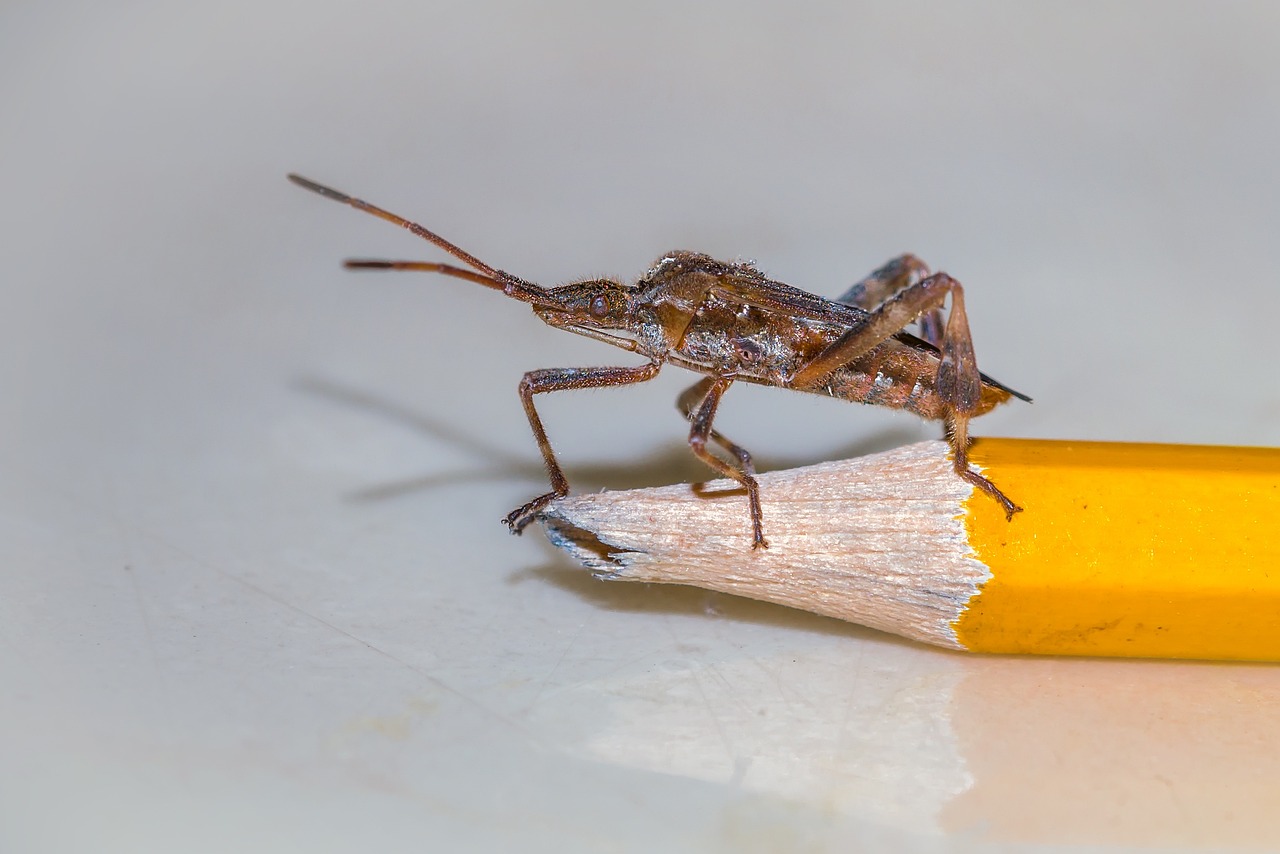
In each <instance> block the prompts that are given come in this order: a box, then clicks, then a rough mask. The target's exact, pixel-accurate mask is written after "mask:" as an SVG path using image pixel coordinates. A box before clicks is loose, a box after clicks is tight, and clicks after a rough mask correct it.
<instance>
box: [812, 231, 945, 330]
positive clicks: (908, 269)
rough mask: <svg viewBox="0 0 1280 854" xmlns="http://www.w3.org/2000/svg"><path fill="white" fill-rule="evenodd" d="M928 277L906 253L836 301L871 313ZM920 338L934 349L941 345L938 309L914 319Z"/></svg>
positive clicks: (923, 265)
mask: <svg viewBox="0 0 1280 854" xmlns="http://www.w3.org/2000/svg"><path fill="white" fill-rule="evenodd" d="M928 277H929V265H928V264H926V263H925V262H924V261H921V260H920V259H919V258H917V257H916V256H915V255H912V254H910V253H908V254H905V255H899V256H898V257H897V258H894V259H893V260H891V261H889V262H887V263H885V264H884V265H883V266H881V267H880V268H879V269H878V270H876V271H875V272H873V273H871V274H870V275H868V276H867V277H866V278H864V279H862V280H861V281H859V282H858V283H857V284H855V285H854V286H853V287H851V288H849V290H847V291H845V292H844V293H843V294H841V295H840V296H838V297H836V302H842V303H845V304H846V305H851V306H854V307H855V308H861V309H865V310H867V311H874V310H875V309H877V308H879V307H880V306H882V305H884V304H885V303H886V302H888V301H889V299H890V298H892V297H893V296H894V295H895V294H897V293H899V292H901V291H905V290H907V289H908V288H910V287H912V286H913V285H915V284H917V283H918V282H921V281H923V280H924V279H926V278H928ZM916 324H917V326H918V327H919V329H920V337H921V338H923V339H924V340H925V341H928V342H929V343H930V344H932V345H933V346H935V347H937V346H940V345H941V344H942V309H941V308H935V309H931V310H929V311H926V312H924V313H923V314H921V315H920V317H919V318H917V319H916Z"/></svg>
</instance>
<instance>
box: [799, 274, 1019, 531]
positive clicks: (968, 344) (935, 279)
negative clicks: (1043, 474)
mask: <svg viewBox="0 0 1280 854" xmlns="http://www.w3.org/2000/svg"><path fill="white" fill-rule="evenodd" d="M948 294H949V295H950V296H951V311H950V313H949V314H948V315H947V322H946V326H945V327H944V328H943V332H942V340H941V341H940V342H939V343H938V345H937V346H938V349H939V350H940V351H941V355H942V358H941V360H940V361H939V363H938V375H937V378H936V379H935V380H934V388H935V390H936V392H937V394H938V397H939V398H940V399H941V400H942V402H943V403H944V404H945V405H946V408H947V412H946V414H945V415H944V419H945V421H946V424H947V439H948V441H949V442H950V444H951V450H952V462H953V465H954V466H955V470H956V474H958V475H959V476H960V477H962V478H964V479H965V480H966V481H968V482H969V483H972V484H973V485H974V486H976V487H978V488H979V489H981V490H982V491H983V492H985V493H987V494H988V495H990V496H991V497H992V498H994V499H995V500H996V501H998V502H999V503H1000V506H1001V507H1003V508H1004V511H1005V515H1006V516H1007V517H1009V518H1012V517H1013V514H1014V513H1016V512H1018V511H1019V510H1021V509H1022V508H1020V507H1018V506H1017V505H1016V504H1014V503H1013V502H1012V501H1010V500H1009V498H1008V497H1007V496H1006V495H1005V494H1004V493H1003V492H1001V491H1000V490H999V489H998V488H997V487H996V485H995V484H993V483H992V482H991V481H989V480H987V479H986V478H985V477H983V476H982V475H980V474H978V473H977V472H976V471H973V470H972V469H970V468H969V419H970V418H971V417H972V415H973V413H974V412H975V411H976V410H977V408H978V402H979V400H980V399H981V395H982V376H981V374H979V373H978V360H977V357H976V356H975V355H974V352H973V337H972V335H971V334H970V333H969V317H968V315H967V314H966V313H965V309H964V288H962V287H961V286H960V283H959V282H957V281H956V280H955V279H953V278H951V277H950V276H948V275H947V274H946V273H935V274H933V275H932V276H929V277H928V278H926V279H923V280H921V281H919V282H917V283H915V284H914V285H910V286H908V287H906V288H905V289H903V290H901V291H899V292H898V293H897V294H895V295H894V296H893V297H892V298H890V299H889V300H888V301H886V302H885V303H884V304H883V305H881V306H880V307H879V308H877V309H876V310H875V311H873V312H871V314H870V315H869V316H868V318H867V321H866V322H865V323H863V324H861V325H859V326H856V327H854V328H852V329H850V330H848V331H847V332H845V333H844V334H843V335H841V336H840V337H839V338H837V339H836V340H835V341H833V342H832V343H831V344H830V345H829V346H828V347H827V348H826V349H825V350H823V351H822V352H821V353H819V354H818V355H817V356H815V357H813V359H811V360H810V361H809V362H808V364H806V365H804V366H802V367H801V368H800V369H799V370H797V371H796V372H795V374H793V375H792V376H791V377H790V384H791V385H792V386H793V387H796V388H813V387H815V386H816V385H818V384H819V383H820V382H821V381H822V380H823V379H825V378H826V377H827V376H828V375H829V374H830V373H831V372H832V371H835V370H836V369H837V368H839V367H841V366H843V365H846V364H848V363H849V362H851V361H853V360H854V359H856V358H858V357H859V356H861V355H863V354H864V353H866V352H868V351H870V350H871V349H872V348H874V347H875V346H876V345H877V344H879V343H881V342H882V341H884V340H886V339H887V338H889V337H890V336H892V335H893V334H894V333H895V332H899V331H900V330H901V329H902V328H903V327H904V326H906V325H907V324H908V323H911V322H912V321H913V320H915V319H916V318H917V317H919V316H920V315H922V314H924V313H926V312H929V311H936V310H939V309H941V308H942V305H943V303H944V302H945V300H946V298H947V295H948Z"/></svg>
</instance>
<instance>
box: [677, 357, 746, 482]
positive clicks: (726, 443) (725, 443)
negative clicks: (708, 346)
mask: <svg viewBox="0 0 1280 854" xmlns="http://www.w3.org/2000/svg"><path fill="white" fill-rule="evenodd" d="M714 383H715V378H714V377H706V378H705V379H701V380H699V381H698V382H696V383H694V384H693V385H691V386H689V387H688V388H687V389H685V390H684V391H682V392H680V396H679V397H678V398H676V409H678V410H680V414H681V415H683V416H684V417H685V420H687V421H689V422H690V423H692V422H693V420H694V417H695V415H696V413H697V408H698V404H700V403H702V401H703V400H705V399H706V396H707V392H709V391H710V390H711V386H712V385H713V384H714ZM708 435H709V436H710V438H711V441H713V442H715V443H716V444H717V445H719V446H720V447H722V448H724V449H725V450H726V451H728V452H729V453H730V454H733V456H734V457H735V458H736V459H737V460H738V465H740V466H741V467H742V470H743V471H744V472H746V473H747V474H748V475H752V476H754V475H755V473H756V466H755V463H754V462H753V461H752V459H751V452H750V451H748V450H747V449H746V448H744V447H742V446H741V445H739V444H737V443H735V442H732V441H730V440H729V439H728V438H727V437H726V436H725V435H724V434H723V433H721V432H720V431H719V430H714V429H713V430H711V431H710V432H709V433H708Z"/></svg>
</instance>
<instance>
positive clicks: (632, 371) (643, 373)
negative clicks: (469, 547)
mask: <svg viewBox="0 0 1280 854" xmlns="http://www.w3.org/2000/svg"><path fill="white" fill-rule="evenodd" d="M661 368H662V365H661V364H659V363H658V362H650V363H649V364H647V365H642V366H640V367H638V368H544V369H542V370H538V371H529V373H527V374H525V375H524V378H523V379H521V380H520V402H521V403H522V404H524V412H525V415H526V416H528V418H529V427H530V428H531V429H532V430H533V437H534V439H536V440H537V442H538V449H539V450H540V451H542V461H543V462H544V463H545V464H546V467H547V478H548V479H549V480H550V481H551V491H550V492H548V493H547V494H546V495H540V496H538V497H537V498H535V499H533V500H532V501H530V502H529V503H527V504H525V505H523V506H522V507H518V508H516V509H515V510H512V511H511V512H510V513H508V514H507V518H506V519H504V520H503V521H504V522H506V524H507V527H508V528H510V529H511V531H512V532H513V533H516V534H518V533H520V531H522V530H523V529H524V527H525V526H526V525H528V524H529V523H530V522H531V521H533V518H534V517H535V516H537V515H538V511H539V510H541V509H542V508H543V507H546V506H547V505H548V504H550V503H551V502H552V501H554V500H555V499H557V498H563V497H564V496H566V495H568V494H569V481H567V480H566V479H565V476H564V472H563V471H561V470H560V464H559V463H558V462H556V455H555V452H554V451H552V450H551V442H550V440H548V439H547V431H546V430H545V429H544V428H543V426H542V419H541V418H539V417H538V410H537V408H536V407H534V405H533V396H534V395H535V394H544V393H546V392H551V391H566V390H568V389H575V388H606V387H609V386H619V385H629V384H631V383H642V382H644V381H645V380H651V379H653V378H654V377H656V376H657V375H658V371H659V370H660V369H661Z"/></svg>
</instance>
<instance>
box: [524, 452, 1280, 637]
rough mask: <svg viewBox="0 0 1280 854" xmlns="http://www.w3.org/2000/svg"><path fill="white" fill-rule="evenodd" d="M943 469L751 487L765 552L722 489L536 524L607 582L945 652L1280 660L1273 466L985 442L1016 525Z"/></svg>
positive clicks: (879, 471) (579, 511)
mask: <svg viewBox="0 0 1280 854" xmlns="http://www.w3.org/2000/svg"><path fill="white" fill-rule="evenodd" d="M947 453H948V452H947V446H946V444H945V443H943V442H921V443H919V444H916V445H909V446H906V447H903V448H898V449H896V450H893V451H890V452H888V453H884V454H875V455H872V456H869V457H864V458H861V459H854V460H845V461H841V462H832V463H823V464H820V465H816V466H810V467H806V468H800V469H793V470H790V471H779V472H771V473H766V474H763V475H761V476H760V494H761V499H762V503H763V508H764V519H765V531H766V534H767V536H768V538H769V542H770V548H768V549H763V550H755V551H753V550H752V549H751V548H750V544H751V537H750V528H749V524H748V517H747V512H746V501H745V499H744V497H743V495H742V493H741V492H740V491H735V490H733V487H734V486H736V484H732V483H731V482H728V481H717V482H715V483H713V484H708V485H707V487H706V489H705V490H703V491H702V492H703V494H699V493H698V492H695V491H694V489H693V488H692V487H690V486H689V485H687V484H684V485H678V486H668V487H660V488H656V489H640V490H631V491H626V492H602V493H597V494H594V495H580V496H571V497H569V498H566V499H563V500H561V501H559V502H557V503H556V504H554V505H553V506H551V507H549V508H548V509H547V510H546V511H545V512H544V514H543V517H542V523H543V526H544V528H545V530H546V532H547V536H548V538H549V539H550V540H551V541H552V542H553V543H555V544H556V545H558V546H560V547H561V548H563V549H564V550H566V551H567V552H569V554H571V555H572V556H573V557H574V558H575V559H577V560H578V561H579V562H580V563H582V564H583V565H584V566H587V567H590V568H591V569H592V570H594V571H595V573H596V574H597V575H598V576H599V577H601V578H605V579H619V580H627V581H648V582H660V583H673V584H689V585H694V586H697V587H704V588H708V589H712V590H719V591H723V592H727V593H734V594H738V595H741V596H747V597H751V598H754V599H762V600H765V601H769V602H776V603H778V604H782V605H788V606H791V607H795V608H802V609H804V610H808V611H813V612H816V613H819V614H826V615H828V616H832V617H838V618H840V619H844V620H850V621H852V622H856V623H860V624H862V625H866V626H871V627H873V628H877V629H882V630H884V631H887V632H893V633H895V634H899V635H903V636H905V637H909V638H913V639H916V640H921V641H925V642H928V643H933V644H938V645H940V646H946V647H951V648H954V649H964V650H970V651H976V652H1019V653H1044V654H1061V655H1112V656H1138V657H1168V658H1220V659H1251V660H1280V450H1272V449H1263V448H1227V447H1200V446H1178V445H1140V444H1122V443H1101V442H1046V441H1029V440H1016V439H984V440H980V441H978V442H976V443H975V444H974V447H973V460H974V462H975V464H976V465H977V466H978V467H979V469H980V470H982V471H984V473H985V474H986V475H987V476H988V477H990V478H991V479H992V480H993V481H994V482H995V483H997V484H998V485H999V486H1000V487H1001V489H1003V490H1004V491H1005V492H1006V493H1007V494H1008V495H1010V496H1011V497H1012V498H1014V499H1015V500H1016V501H1018V503H1020V504H1021V505H1022V506H1023V507H1024V508H1025V510H1024V512H1022V513H1019V514H1017V515H1016V516H1015V517H1014V518H1013V520H1012V521H1011V522H1010V521H1006V520H1005V517H1004V514H1003V513H1002V512H1000V509H999V508H998V507H997V505H996V504H995V502H994V501H992V500H991V499H989V498H988V497H986V496H985V495H983V494H982V493H977V494H975V493H974V490H973V488H972V487H971V486H969V485H968V484H967V483H965V482H964V481H962V480H961V479H960V478H958V477H956V476H955V474H954V472H953V471H952V469H951V463H950V460H949V458H948V456H947ZM717 492H719V493H720V494H719V495H717V496H715V497H705V494H706V493H717Z"/></svg>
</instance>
